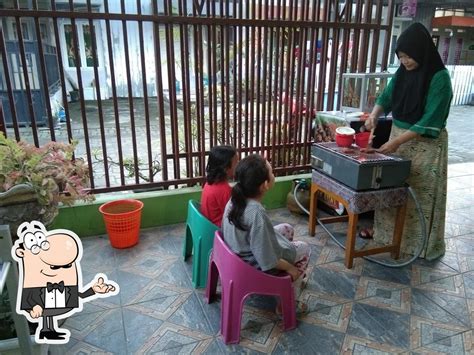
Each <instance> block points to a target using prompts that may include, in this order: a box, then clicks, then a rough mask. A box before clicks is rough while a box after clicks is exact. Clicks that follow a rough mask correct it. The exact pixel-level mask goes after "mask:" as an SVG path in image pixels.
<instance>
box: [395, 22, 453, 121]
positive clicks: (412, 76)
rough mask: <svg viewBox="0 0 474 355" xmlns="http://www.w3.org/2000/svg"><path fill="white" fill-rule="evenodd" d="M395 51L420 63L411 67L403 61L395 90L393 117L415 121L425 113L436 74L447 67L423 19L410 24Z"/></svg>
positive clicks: (398, 71) (396, 74) (397, 74)
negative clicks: (431, 84) (416, 66)
mask: <svg viewBox="0 0 474 355" xmlns="http://www.w3.org/2000/svg"><path fill="white" fill-rule="evenodd" d="M395 52H396V53H397V56H398V53H399V52H404V53H406V54H407V55H408V56H409V57H411V58H413V59H414V60H415V61H416V62H417V63H418V64H419V67H418V68H417V69H415V70H410V71H408V70H406V69H405V67H404V66H403V64H400V67H399V68H398V70H397V72H396V73H395V78H396V80H395V86H394V88H393V94H392V112H393V117H394V118H396V119H397V120H400V121H404V122H408V123H411V124H414V123H416V122H417V121H418V120H419V119H420V118H421V116H422V115H423V110H424V107H425V99H426V95H427V93H428V89H429V86H430V82H431V79H432V78H433V75H434V74H435V73H436V72H438V71H440V70H442V69H444V68H445V67H444V64H443V61H442V60H441V57H440V55H439V53H438V50H437V49H436V47H435V45H434V43H433V40H432V38H431V35H430V33H429V32H428V30H427V29H426V28H425V26H423V25H422V24H421V23H419V22H415V23H414V24H412V25H410V27H408V28H407V29H406V30H405V31H404V32H403V33H402V34H401V35H400V38H399V39H398V41H397V48H396V50H395Z"/></svg>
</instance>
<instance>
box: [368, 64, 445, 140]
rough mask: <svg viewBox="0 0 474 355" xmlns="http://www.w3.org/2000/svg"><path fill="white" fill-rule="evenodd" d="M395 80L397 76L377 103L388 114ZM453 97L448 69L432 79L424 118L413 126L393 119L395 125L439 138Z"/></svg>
mask: <svg viewBox="0 0 474 355" xmlns="http://www.w3.org/2000/svg"><path fill="white" fill-rule="evenodd" d="M395 80H396V76H395V77H394V78H393V79H392V80H391V81H390V82H389V84H388V85H387V87H386V88H385V89H384V91H383V92H382V93H381V94H380V96H379V97H378V98H377V101H376V104H378V105H380V106H382V107H383V109H384V111H385V113H386V114H387V113H389V112H391V111H392V94H393V87H394V83H395ZM452 97H453V89H452V87H451V78H450V76H449V73H448V71H447V70H446V69H444V70H440V71H438V72H437V73H435V75H433V78H432V79H431V83H430V86H429V89H428V95H427V96H426V100H425V109H424V111H423V116H421V118H420V119H419V120H418V122H416V123H415V124H411V123H408V122H404V121H400V120H398V119H397V117H393V124H394V125H395V126H397V127H399V128H404V129H408V130H410V131H413V132H416V133H418V134H420V135H422V136H425V137H432V138H437V137H438V136H439V134H440V132H441V130H442V129H443V128H444V127H445V126H446V119H447V118H448V115H449V108H450V105H451V99H452Z"/></svg>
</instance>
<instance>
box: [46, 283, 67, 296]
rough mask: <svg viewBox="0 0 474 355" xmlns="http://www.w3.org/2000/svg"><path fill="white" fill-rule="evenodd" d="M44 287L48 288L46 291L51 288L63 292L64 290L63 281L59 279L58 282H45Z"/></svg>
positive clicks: (49, 290)
mask: <svg viewBox="0 0 474 355" xmlns="http://www.w3.org/2000/svg"><path fill="white" fill-rule="evenodd" d="M46 288H47V289H48V292H51V291H52V290H59V292H61V293H63V292H64V281H61V282H60V283H51V282H48V283H47V284H46Z"/></svg>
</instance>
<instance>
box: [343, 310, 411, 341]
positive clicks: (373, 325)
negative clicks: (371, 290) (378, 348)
mask: <svg viewBox="0 0 474 355" xmlns="http://www.w3.org/2000/svg"><path fill="white" fill-rule="evenodd" d="M409 327H410V316H409V315H408V314H403V313H399V312H393V311H390V310H386V309H382V308H378V307H374V306H370V305H365V304H360V303H355V304H354V306H353V308H352V315H351V319H350V322H349V327H348V329H347V334H350V335H353V336H356V337H359V338H367V339H371V340H373V341H376V342H379V343H387V344H389V345H391V346H396V347H400V348H402V349H408V347H409V340H408V336H409Z"/></svg>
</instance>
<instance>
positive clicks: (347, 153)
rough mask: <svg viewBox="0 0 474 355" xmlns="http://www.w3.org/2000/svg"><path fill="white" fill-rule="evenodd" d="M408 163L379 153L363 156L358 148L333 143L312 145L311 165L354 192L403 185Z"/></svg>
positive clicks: (408, 168)
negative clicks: (343, 146)
mask: <svg viewBox="0 0 474 355" xmlns="http://www.w3.org/2000/svg"><path fill="white" fill-rule="evenodd" d="M410 165H411V162H410V160H406V159H402V158H399V157H396V156H390V155H385V154H381V153H364V152H361V151H360V150H359V148H358V147H356V146H352V147H351V148H342V147H339V146H337V144H336V143H335V142H324V143H314V144H313V145H312V147H311V166H312V168H313V169H316V170H318V171H321V172H323V173H324V174H326V175H328V176H330V177H332V178H333V179H335V180H337V181H339V182H341V183H343V184H344V185H347V186H348V187H350V188H352V189H354V190H357V191H362V190H373V189H380V188H389V187H399V186H403V185H404V183H405V180H406V179H407V178H408V175H409V174H410Z"/></svg>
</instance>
